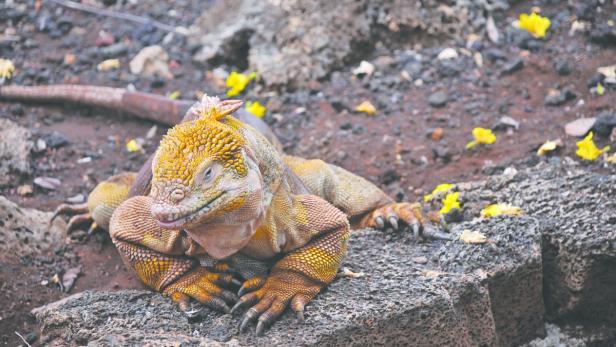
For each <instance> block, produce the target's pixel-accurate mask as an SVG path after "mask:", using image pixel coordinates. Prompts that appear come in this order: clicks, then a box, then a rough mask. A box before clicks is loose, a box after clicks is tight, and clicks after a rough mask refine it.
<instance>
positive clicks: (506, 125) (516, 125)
mask: <svg viewBox="0 0 616 347" xmlns="http://www.w3.org/2000/svg"><path fill="white" fill-rule="evenodd" d="M507 129H515V130H518V129H520V122H518V121H517V120H515V119H513V118H511V117H509V116H503V117H501V118H500V119H499V120H498V122H497V123H496V124H494V126H492V130H494V131H504V130H507Z"/></svg>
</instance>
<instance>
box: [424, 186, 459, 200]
mask: <svg viewBox="0 0 616 347" xmlns="http://www.w3.org/2000/svg"><path fill="white" fill-rule="evenodd" d="M453 187H454V185H453V184H450V183H441V184H439V185H438V186H436V188H434V190H433V191H432V193H430V194H426V195H424V201H426V202H428V201H430V200H432V198H433V197H436V196H438V195H439V194H441V193H446V192H448V191H450V190H451V189H452V188H453Z"/></svg>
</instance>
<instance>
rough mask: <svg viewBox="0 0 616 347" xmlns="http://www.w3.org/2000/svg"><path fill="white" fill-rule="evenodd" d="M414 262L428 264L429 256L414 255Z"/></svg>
mask: <svg viewBox="0 0 616 347" xmlns="http://www.w3.org/2000/svg"><path fill="white" fill-rule="evenodd" d="M413 262H414V263H417V264H427V263H428V258H426V257H424V256H420V257H414V258H413Z"/></svg>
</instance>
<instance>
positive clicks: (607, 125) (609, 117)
mask: <svg viewBox="0 0 616 347" xmlns="http://www.w3.org/2000/svg"><path fill="white" fill-rule="evenodd" d="M614 127H616V113H613V112H609V111H604V112H601V113H599V114H598V115H597V120H596V121H595V123H594V124H593V126H592V131H593V132H594V133H595V134H597V135H598V136H601V137H605V138H607V137H609V136H610V135H611V134H612V129H614Z"/></svg>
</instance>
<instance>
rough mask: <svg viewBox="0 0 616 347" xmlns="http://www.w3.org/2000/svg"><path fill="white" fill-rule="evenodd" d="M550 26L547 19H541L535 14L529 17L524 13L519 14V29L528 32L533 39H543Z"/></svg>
mask: <svg viewBox="0 0 616 347" xmlns="http://www.w3.org/2000/svg"><path fill="white" fill-rule="evenodd" d="M550 24H551V22H550V19H549V18H547V17H542V16H540V15H538V14H536V13H535V12H533V13H531V14H530V15H528V14H526V13H522V14H520V24H519V26H520V29H524V30H526V31H528V32H529V33H530V34H531V35H533V37H535V38H538V39H541V38H544V37H545V33H546V31H547V30H548V28H549V27H550Z"/></svg>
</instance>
